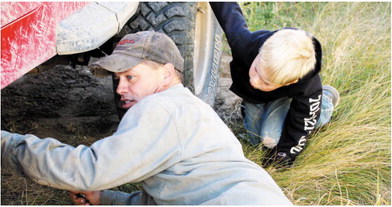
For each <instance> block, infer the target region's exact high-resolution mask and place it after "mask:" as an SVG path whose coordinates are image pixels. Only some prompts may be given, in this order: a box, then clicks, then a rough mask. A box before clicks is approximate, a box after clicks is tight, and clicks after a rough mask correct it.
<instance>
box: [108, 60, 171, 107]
mask: <svg viewBox="0 0 392 207" xmlns="http://www.w3.org/2000/svg"><path fill="white" fill-rule="evenodd" d="M115 75H116V78H118V79H119V83H118V87H117V90H116V92H117V93H118V94H119V95H120V96H121V101H122V102H123V104H122V106H121V107H122V108H125V109H127V108H130V107H132V106H133V105H135V104H136V103H137V102H139V101H140V100H141V99H143V98H144V97H146V96H149V95H152V94H154V93H157V92H160V91H162V90H163V88H164V81H165V76H164V69H163V66H162V67H159V68H152V67H151V66H149V65H146V64H143V63H141V64H138V65H136V66H135V67H133V68H131V69H129V70H127V71H125V72H120V73H115Z"/></svg>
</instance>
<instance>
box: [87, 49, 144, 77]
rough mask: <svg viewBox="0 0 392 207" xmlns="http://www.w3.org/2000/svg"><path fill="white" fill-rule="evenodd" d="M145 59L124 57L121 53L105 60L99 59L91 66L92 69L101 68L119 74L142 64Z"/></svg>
mask: <svg viewBox="0 0 392 207" xmlns="http://www.w3.org/2000/svg"><path fill="white" fill-rule="evenodd" d="M142 61H143V59H140V58H136V57H133V56H129V55H124V54H120V53H115V54H111V55H109V56H106V57H104V58H101V59H99V60H98V61H96V62H95V63H93V64H91V67H97V66H98V67H101V68H102V69H105V70H108V71H111V72H114V73H118V72H124V71H127V70H129V69H131V68H132V67H134V66H136V65H138V64H139V63H141V62H142Z"/></svg>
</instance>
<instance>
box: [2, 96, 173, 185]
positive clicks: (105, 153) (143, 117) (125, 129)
mask: <svg viewBox="0 0 392 207" xmlns="http://www.w3.org/2000/svg"><path fill="white" fill-rule="evenodd" d="M144 104H145V105H144V106H143V107H137V106H136V105H135V106H134V107H135V108H134V109H133V108H132V109H133V110H132V109H130V110H132V111H131V112H130V113H127V115H126V116H125V117H124V118H123V121H122V122H121V123H120V126H119V129H118V131H117V132H116V133H115V134H114V135H112V136H110V137H107V138H104V139H101V140H99V141H97V142H95V143H94V144H93V145H92V146H91V147H87V146H83V145H80V146H78V147H76V148H75V147H72V146H69V145H67V144H63V143H61V142H59V141H57V140H56V139H52V138H47V139H40V138H38V137H36V136H34V135H19V134H12V133H8V132H2V139H1V141H2V166H11V167H12V168H13V169H15V171H18V172H22V173H23V174H25V175H26V176H28V177H29V178H31V179H32V180H33V181H35V182H37V183H39V184H42V185H47V186H51V187H54V188H59V189H65V190H83V191H93V190H102V189H109V188H113V187H115V186H119V185H122V184H124V183H128V182H139V181H141V180H144V179H146V178H148V177H150V176H152V175H154V174H156V173H158V172H160V171H162V170H164V169H166V168H167V167H169V166H171V165H173V164H174V163H176V162H178V159H180V158H179V157H180V155H179V154H180V153H181V150H180V149H179V148H180V145H179V144H178V142H179V140H178V134H177V128H176V126H175V124H174V121H172V120H171V119H170V116H169V115H168V113H167V111H166V110H165V109H164V108H162V107H161V106H160V105H159V104H158V103H155V102H149V103H144ZM139 106H141V104H139ZM146 110H148V111H153V112H154V113H148V111H146ZM151 126H153V127H154V130H151Z"/></svg>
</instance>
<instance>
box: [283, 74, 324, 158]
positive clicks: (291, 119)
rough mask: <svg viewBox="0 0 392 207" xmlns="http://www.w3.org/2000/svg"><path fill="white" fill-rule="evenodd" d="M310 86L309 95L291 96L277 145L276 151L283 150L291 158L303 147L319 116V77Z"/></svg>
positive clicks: (320, 88)
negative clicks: (314, 83)
mask: <svg viewBox="0 0 392 207" xmlns="http://www.w3.org/2000/svg"><path fill="white" fill-rule="evenodd" d="M314 81H316V82H318V83H317V85H316V86H319V87H315V85H312V87H307V88H310V89H309V90H310V92H308V94H309V95H298V96H295V97H293V100H292V102H291V105H290V109H289V111H288V113H287V116H286V120H285V123H284V127H283V131H282V136H281V138H280V140H279V143H278V145H277V151H278V152H285V153H286V154H287V155H288V156H290V157H291V158H292V159H293V160H294V159H295V158H296V156H298V154H299V153H300V152H301V151H302V150H303V149H304V147H305V144H306V142H307V139H308V136H309V134H311V133H312V132H313V131H314V129H315V125H316V123H317V121H318V119H319V117H320V112H321V100H322V87H321V82H320V79H319V78H316V80H314Z"/></svg>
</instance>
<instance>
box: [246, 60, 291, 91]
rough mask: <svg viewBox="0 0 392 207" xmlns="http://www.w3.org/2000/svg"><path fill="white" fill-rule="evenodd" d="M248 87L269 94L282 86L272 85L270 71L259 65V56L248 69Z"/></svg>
mask: <svg viewBox="0 0 392 207" xmlns="http://www.w3.org/2000/svg"><path fill="white" fill-rule="evenodd" d="M249 78H250V79H249V82H250V85H251V86H252V87H253V88H255V89H258V90H261V91H265V92H269V91H273V90H275V89H278V88H280V87H282V86H284V85H280V84H274V83H272V82H271V80H270V78H271V75H270V71H269V70H268V69H267V68H265V67H263V66H262V65H261V64H260V55H258V56H256V58H255V59H254V60H253V63H252V65H251V66H250V69H249Z"/></svg>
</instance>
